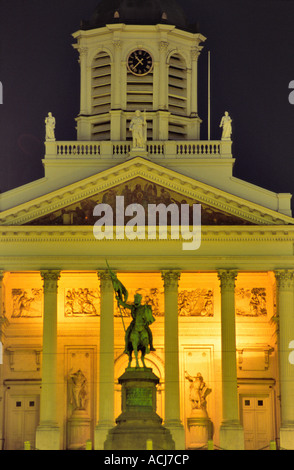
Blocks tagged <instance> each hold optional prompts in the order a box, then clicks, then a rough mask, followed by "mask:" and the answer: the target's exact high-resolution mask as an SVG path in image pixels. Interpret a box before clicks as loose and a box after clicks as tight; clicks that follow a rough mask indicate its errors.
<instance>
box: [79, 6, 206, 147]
mask: <svg viewBox="0 0 294 470" xmlns="http://www.w3.org/2000/svg"><path fill="white" fill-rule="evenodd" d="M73 36H74V38H75V39H76V44H75V45H74V47H75V48H76V49H77V51H78V52H79V60H80V69H81V97H80V113H79V115H78V117H77V139H78V141H112V142H113V141H128V140H131V133H130V130H129V125H130V122H131V120H132V118H133V116H134V114H135V112H136V111H137V110H140V111H141V112H142V113H144V116H145V119H146V122H147V140H149V141H152V140H155V141H169V140H176V141H180V140H199V138H200V124H201V119H200V117H199V115H198V103H197V93H198V83H197V82H198V67H197V64H198V57H199V54H200V52H201V49H202V46H201V43H202V42H204V41H205V37H204V36H203V35H201V34H200V33H198V32H197V31H196V29H195V28H191V27H190V26H189V25H188V24H187V20H186V18H185V16H184V14H183V12H182V10H181V9H180V8H179V6H178V5H177V4H176V2H175V1H173V0H172V1H171V0H169V1H168V2H166V1H164V0H144V1H142V0H133V1H132V2H126V0H120V1H114V0H108V1H105V0H103V1H102V2H100V4H99V7H98V8H97V9H96V11H95V13H94V15H93V17H92V19H91V20H90V21H88V22H83V23H82V24H81V28H80V30H79V31H77V32H76V33H75V34H74V35H73Z"/></svg>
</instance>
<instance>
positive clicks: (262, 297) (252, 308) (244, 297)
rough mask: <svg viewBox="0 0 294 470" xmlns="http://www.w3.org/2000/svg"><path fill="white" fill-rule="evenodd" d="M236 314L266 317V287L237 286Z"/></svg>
mask: <svg viewBox="0 0 294 470" xmlns="http://www.w3.org/2000/svg"><path fill="white" fill-rule="evenodd" d="M235 295H236V315H238V316H241V317H266V316H267V300H266V288H264V287H254V288H252V289H250V288H243V287H242V288H236V291H235Z"/></svg>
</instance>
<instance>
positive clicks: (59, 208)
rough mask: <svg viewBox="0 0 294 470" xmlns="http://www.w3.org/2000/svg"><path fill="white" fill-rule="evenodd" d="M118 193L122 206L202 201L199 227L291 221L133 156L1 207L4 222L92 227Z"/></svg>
mask: <svg viewBox="0 0 294 470" xmlns="http://www.w3.org/2000/svg"><path fill="white" fill-rule="evenodd" d="M116 196H124V198H125V199H124V201H125V206H126V205H129V204H132V203H137V204H142V205H143V207H146V206H147V205H148V204H160V203H163V204H166V205H169V204H172V203H175V204H177V205H180V204H183V203H185V204H189V205H190V206H191V207H192V205H193V204H201V209H202V210H201V212H202V225H228V226H230V225H287V224H291V225H292V224H294V219H292V218H291V217H288V216H286V215H283V214H280V213H279V212H275V211H273V210H270V209H267V208H264V207H262V206H260V205H258V204H254V203H252V202H249V201H246V200H245V199H242V198H240V197H237V196H233V195H230V194H229V193H226V192H224V191H221V190H219V189H217V188H213V187H211V186H209V185H207V184H204V183H201V182H199V181H195V180H194V179H192V178H189V177H187V176H183V175H181V174H179V173H177V172H175V171H173V170H170V169H167V168H164V167H162V166H160V165H158V164H156V163H154V162H150V161H148V160H145V159H143V158H140V157H137V158H134V159H132V160H129V161H126V162H124V163H122V164H120V165H117V166H116V167H114V168H111V169H108V170H105V171H103V172H101V173H99V174H97V175H94V176H91V177H89V178H86V179H84V180H82V181H79V182H77V183H74V184H71V185H69V186H66V187H64V188H62V189H59V190H56V191H54V192H52V193H49V194H47V195H45V196H41V197H39V198H37V199H35V200H32V201H29V202H26V203H24V204H21V205H19V206H17V207H14V208H12V209H9V210H7V211H4V212H2V213H1V215H0V224H1V225H2V226H3V225H6V226H7V225H40V226H44V225H46V226H49V225H93V224H94V223H95V221H96V220H97V218H94V217H93V209H94V207H95V206H96V205H97V204H101V203H107V204H109V205H110V206H111V207H113V209H114V210H115V201H116Z"/></svg>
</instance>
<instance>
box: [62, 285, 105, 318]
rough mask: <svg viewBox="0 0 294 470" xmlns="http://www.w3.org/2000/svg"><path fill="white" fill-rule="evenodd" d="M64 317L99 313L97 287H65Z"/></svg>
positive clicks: (87, 315)
mask: <svg viewBox="0 0 294 470" xmlns="http://www.w3.org/2000/svg"><path fill="white" fill-rule="evenodd" d="M64 295H65V299H64V315H65V317H89V316H98V315H100V292H99V289H88V288H77V289H65V294H64Z"/></svg>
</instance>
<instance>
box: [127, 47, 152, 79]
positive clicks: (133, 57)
mask: <svg viewBox="0 0 294 470" xmlns="http://www.w3.org/2000/svg"><path fill="white" fill-rule="evenodd" d="M127 63H128V69H129V71H130V72H131V73H132V74H133V75H136V76H138V77H142V76H144V75H147V74H148V73H150V72H151V71H152V69H153V59H152V56H151V54H150V53H149V52H147V51H145V50H144V49H137V50H135V51H133V52H131V53H130V55H129V57H128V62H127Z"/></svg>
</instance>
